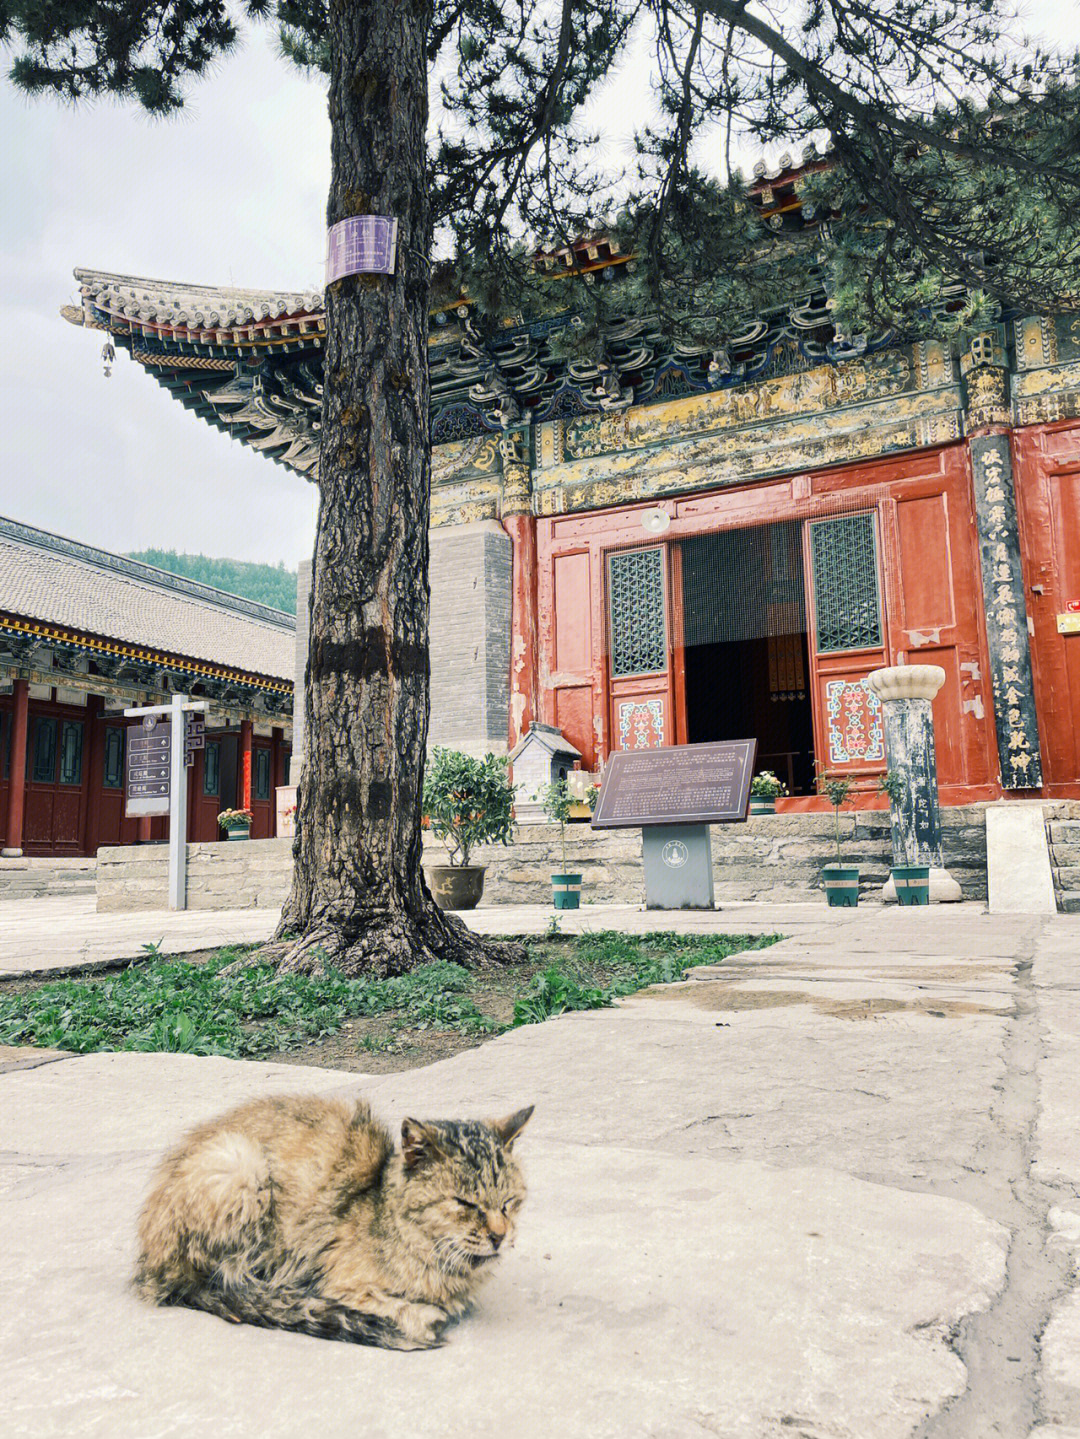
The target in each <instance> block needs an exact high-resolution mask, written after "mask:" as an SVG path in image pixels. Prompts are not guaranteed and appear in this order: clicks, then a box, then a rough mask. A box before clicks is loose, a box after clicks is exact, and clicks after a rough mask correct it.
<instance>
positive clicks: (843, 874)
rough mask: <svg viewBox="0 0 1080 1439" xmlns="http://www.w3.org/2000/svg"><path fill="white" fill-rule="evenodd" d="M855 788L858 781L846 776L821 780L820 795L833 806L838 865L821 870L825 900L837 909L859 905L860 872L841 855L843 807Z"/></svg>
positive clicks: (824, 776)
mask: <svg viewBox="0 0 1080 1439" xmlns="http://www.w3.org/2000/svg"><path fill="white" fill-rule="evenodd" d="M854 788H855V781H854V780H853V779H849V778H848V777H847V776H846V775H836V774H828V773H826V774H823V775H821V776H820V777H819V779H818V793H819V794H823V795H824V796H825V798H826V799H827V800H828V801H829V803H830V804H831V805H832V807H833V814H834V816H835V818H836V863H835V864H827V865H826V866H825V867H824V869H823V870H822V879H823V880H824V883H825V898H826V899H827V900H828V901H829V904H830V905H832V906H833V907H834V908H835V907H838V906H844V905H856V904H858V902H859V870H858V867H857V866H856V867H854V868H852V867H851V866H850V865H845V864H844V860H843V856H842V855H841V853H840V807H841V805H843V804H846V803H847V799H848V796H849V795H850V794H851V791H852V790H853V789H854Z"/></svg>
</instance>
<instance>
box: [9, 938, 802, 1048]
mask: <svg viewBox="0 0 1080 1439" xmlns="http://www.w3.org/2000/svg"><path fill="white" fill-rule="evenodd" d="M780 937H781V936H779V935H760V936H758V935H708V936H698V935H679V934H668V933H663V934H651V935H639V936H631V935H623V934H618V933H604V934H596V935H582V936H575V937H569V936H567V937H563V936H558V937H553V936H550V935H549V936H545V937H543V938H540V939H537V940H533V941H530V942H528V943H529V949H530V958H529V963H528V964H527V965H525V966H523V967H522V968H521V970H520V971H518V970H510V971H508V972H507V974H506V982H507V983H508V984H509V987H510V990H511V992H512V993H513V997H514V1012H513V1022H512V1023H513V1026H517V1025H522V1024H537V1023H539V1022H541V1021H542V1020H544V1019H548V1018H550V1017H551V1016H552V1015H555V1014H563V1013H566V1012H568V1011H571V1010H581V1009H596V1008H600V1007H603V1006H606V1005H610V1004H611V1003H612V1002H613V1000H614V999H616V998H618V997H619V996H620V995H624V994H632V993H633V992H634V991H635V990H638V989H641V988H643V987H644V986H645V985H649V984H670V983H673V982H674V981H677V980H680V979H682V978H683V976H684V974H685V973H686V971H687V970H688V969H690V968H693V967H694V966H697V965H702V964H717V963H720V962H721V961H722V960H724V959H726V958H727V957H728V956H729V955H730V954H733V953H735V952H737V951H739V950H748V949H762V948H764V947H766V946H767V945H769V944H773V943H775V941H776V940H777V939H779V938H780ZM146 948H147V950H148V951H149V956H148V962H146V963H144V964H138V965H132V966H131V967H130V968H128V969H126V970H123V971H122V972H120V973H118V974H115V975H108V976H105V977H103V978H95V979H93V980H80V979H62V980H54V981H51V982H48V983H46V984H43V985H41V986H40V987H37V988H34V989H31V990H26V991H22V992H18V993H8V994H3V993H0V1044H32V1045H37V1046H41V1047H45V1048H50V1049H67V1050H74V1051H75V1052H76V1053H79V1054H88V1053H91V1052H93V1051H96V1050H143V1051H146V1050H155V1051H165V1052H169V1053H178V1054H219V1055H226V1056H229V1057H231V1058H258V1057H259V1056H262V1055H266V1054H271V1053H274V1052H278V1051H290V1050H296V1049H299V1048H300V1047H301V1046H304V1045H310V1044H312V1043H317V1042H318V1041H319V1040H321V1039H325V1038H326V1037H327V1036H329V1035H333V1034H336V1033H337V1031H338V1030H339V1029H340V1028H341V1027H342V1025H343V1024H345V1023H346V1021H347V1020H350V1019H363V1018H370V1017H372V1016H379V1015H387V1016H389V1017H390V1018H391V1020H392V1026H393V1028H392V1033H391V1034H390V1035H389V1036H387V1037H379V1038H368V1039H367V1040H361V1041H360V1042H359V1046H358V1047H366V1048H370V1049H371V1050H372V1051H374V1050H376V1049H395V1048H397V1047H398V1045H399V1044H400V1043H401V1040H402V1038H403V1036H405V1035H406V1034H407V1033H408V1032H414V1033H415V1032H422V1031H427V1030H444V1031H446V1030H456V1031H458V1032H459V1033H461V1034H466V1035H472V1036H481V1037H482V1036H489V1035H494V1034H499V1033H502V1032H503V1031H504V1030H505V1029H507V1028H509V1027H511V1026H509V1025H505V1024H502V1023H500V1022H499V1021H498V1020H496V1019H493V1018H491V1017H490V1015H487V1014H485V1013H483V1012H482V1011H481V1010H480V1009H479V1008H478V1007H477V1005H476V1003H475V1000H474V997H473V996H474V995H476V994H478V993H480V991H481V990H482V987H483V981H482V980H481V979H480V978H479V977H478V976H474V975H473V974H471V973H470V972H469V971H468V970H466V969H463V968H462V967H461V966H460V965H456V964H447V963H438V964H427V965H423V966H421V967H420V968H419V969H416V970H414V971H413V973H412V974H408V975H404V976H401V977H400V978H397V979H347V978H345V976H344V975H342V974H340V973H337V972H335V971H334V970H328V971H326V972H325V973H324V974H321V975H316V976H308V975H284V976H280V977H279V976H278V975H276V974H275V973H274V970H273V969H272V967H271V966H269V965H260V964H248V965H247V966H244V965H243V961H244V958H245V956H246V955H247V953H248V952H249V951H248V949H247V948H245V947H243V946H235V947H229V948H226V949H222V950H219V951H218V952H217V953H216V954H215V955H214V956H213V958H211V959H210V960H209V961H208V962H206V963H204V964H192V963H190V962H188V961H186V960H183V959H166V958H164V957H162V956H161V955H160V952H159V950H158V948H157V946H156V945H149V946H146ZM504 992H505V990H504Z"/></svg>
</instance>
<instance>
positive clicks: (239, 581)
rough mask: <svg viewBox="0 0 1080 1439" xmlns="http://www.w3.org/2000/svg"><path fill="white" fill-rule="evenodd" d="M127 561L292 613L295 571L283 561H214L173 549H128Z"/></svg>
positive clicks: (210, 558)
mask: <svg viewBox="0 0 1080 1439" xmlns="http://www.w3.org/2000/svg"><path fill="white" fill-rule="evenodd" d="M128 559H130V560H141V561H142V563H143V564H144V565H156V566H157V568H158V569H159V570H168V572H169V573H170V574H172V575H184V576H185V577H186V578H187V579H189V580H199V581H201V583H202V584H204V585H213V586H214V588H215V589H217V590H225V591H226V592H227V593H228V594H230V595H243V597H244V598H245V599H248V600H258V601H259V603H260V604H263V605H272V606H273V607H274V609H276V610H285V611H286V612H287V613H288V614H290V615H294V614H295V613H296V571H295V570H289V569H286V568H285V562H284V561H283V560H282V561H279V562H278V563H277V564H276V565H259V564H254V563H252V562H251V561H250V560H218V559H214V558H213V557H212V556H211V555H181V554H178V553H177V551H176V550H132V551H131V553H130V554H129V555H128Z"/></svg>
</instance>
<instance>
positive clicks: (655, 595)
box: [609, 549, 667, 676]
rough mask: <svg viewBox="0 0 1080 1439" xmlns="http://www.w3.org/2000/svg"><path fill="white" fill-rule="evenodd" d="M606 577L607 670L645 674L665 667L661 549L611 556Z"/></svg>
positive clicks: (615, 673)
mask: <svg viewBox="0 0 1080 1439" xmlns="http://www.w3.org/2000/svg"><path fill="white" fill-rule="evenodd" d="M609 580H610V587H611V673H612V674H613V675H615V676H619V675H648V674H656V673H657V671H659V670H666V669H667V627H666V625H665V623H664V552H663V550H660V549H651V550H627V551H625V552H624V553H622V554H618V555H612V556H611V562H610V569H609Z"/></svg>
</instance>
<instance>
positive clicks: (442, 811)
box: [424, 749, 514, 909]
mask: <svg viewBox="0 0 1080 1439" xmlns="http://www.w3.org/2000/svg"><path fill="white" fill-rule="evenodd" d="M424 815H425V817H426V819H427V824H428V827H429V828H430V830H431V832H432V834H433V835H434V836H435V837H436V839H441V840H442V842H443V844H444V845H445V846H446V854H447V859H448V860H449V863H448V864H429V865H425V869H426V871H427V877H428V884H429V885H430V887H431V893H432V895H433V897H434V899H435V903H436V904H437V905H438V906H439V908H440V909H475V908H476V906H477V904H478V903H479V901H480V896H481V895H482V894H483V892H484V871H485V869H486V868H487V866H486V865H482V864H470V863H469V857H470V855H471V853H472V850H473V846H474V845H478V844H495V843H498V844H509V843H510V841H511V840H512V839H513V836H514V786H513V785H512V784H511V783H510V778H509V775H508V773H507V759H506V756H505V755H494V754H486V755H485V756H484V758H483V759H475V758H474V757H473V756H472V755H468V754H462V753H460V751H458V750H452V749H435V750H434V751H433V753H432V756H431V759H430V761H429V763H428V768H427V773H426V774H425V776H424Z"/></svg>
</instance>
